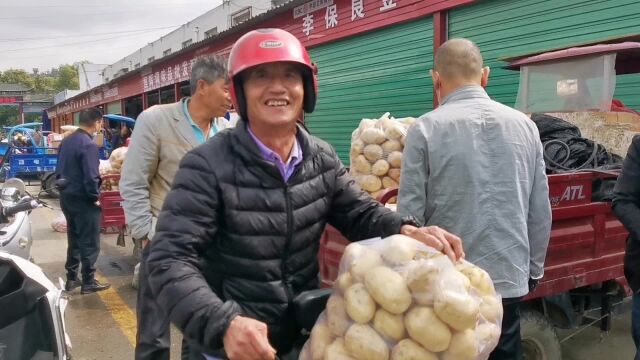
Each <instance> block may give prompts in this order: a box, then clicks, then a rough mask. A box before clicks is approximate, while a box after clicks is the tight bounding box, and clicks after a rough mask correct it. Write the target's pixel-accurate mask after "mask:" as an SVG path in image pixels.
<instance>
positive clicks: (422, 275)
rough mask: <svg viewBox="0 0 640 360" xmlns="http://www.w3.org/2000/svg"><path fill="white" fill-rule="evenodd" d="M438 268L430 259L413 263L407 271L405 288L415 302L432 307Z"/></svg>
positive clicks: (438, 272)
mask: <svg viewBox="0 0 640 360" xmlns="http://www.w3.org/2000/svg"><path fill="white" fill-rule="evenodd" d="M439 275H440V268H439V266H438V265H437V263H436V262H435V261H433V260H431V259H425V260H420V261H416V262H413V263H412V264H411V266H410V267H409V269H408V270H407V274H406V278H407V286H408V287H409V290H411V294H412V295H413V298H414V299H415V300H416V302H417V303H418V304H420V305H424V306H433V303H434V296H435V292H436V286H437V279H438V276H439Z"/></svg>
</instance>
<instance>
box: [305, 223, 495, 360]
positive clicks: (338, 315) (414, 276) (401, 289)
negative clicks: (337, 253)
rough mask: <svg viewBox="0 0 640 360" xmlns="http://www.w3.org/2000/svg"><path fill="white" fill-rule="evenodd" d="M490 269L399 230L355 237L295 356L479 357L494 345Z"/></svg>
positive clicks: (308, 359) (318, 359)
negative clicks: (452, 257) (456, 258)
mask: <svg viewBox="0 0 640 360" xmlns="http://www.w3.org/2000/svg"><path fill="white" fill-rule="evenodd" d="M501 323H502V302H501V299H500V297H499V295H497V294H496V292H495V289H494V287H493V283H492V281H491V278H490V277H489V275H488V274H487V273H486V272H485V271H484V270H482V269H480V268H478V267H476V266H474V265H472V264H471V263H469V262H466V261H460V262H458V263H456V264H454V263H453V262H451V260H450V259H449V258H448V257H446V256H444V255H443V254H441V253H440V252H437V251H436V250H434V249H432V248H430V247H428V246H426V245H424V244H422V243H420V242H418V241H416V240H414V239H412V238H409V237H406V236H403V235H393V236H390V237H387V238H385V239H379V238H378V239H373V240H367V241H361V242H358V243H352V244H350V245H349V246H347V248H346V249H345V252H344V254H343V257H342V260H341V261H340V272H339V276H338V278H337V280H336V282H335V283H334V289H333V292H332V295H331V297H330V298H329V300H328V301H327V306H326V308H325V310H324V312H323V313H322V314H321V315H320V317H319V318H318V321H317V322H316V324H315V326H314V328H313V330H312V331H311V336H310V338H309V340H308V341H307V343H306V344H305V346H304V348H303V350H302V352H301V354H300V360H350V359H356V360H387V359H391V360H438V359H439V360H478V359H487V358H488V357H489V354H490V353H491V351H492V350H493V349H494V348H495V347H496V345H497V344H498V339H499V337H500V324H501Z"/></svg>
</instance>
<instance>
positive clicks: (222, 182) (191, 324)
mask: <svg viewBox="0 0 640 360" xmlns="http://www.w3.org/2000/svg"><path fill="white" fill-rule="evenodd" d="M297 140H298V142H299V144H300V146H301V148H302V151H303V160H302V163H300V164H299V165H298V166H297V168H296V170H295V172H294V173H293V175H292V176H291V178H290V179H289V181H288V183H285V182H284V180H283V178H282V176H281V174H280V172H279V171H278V169H277V167H276V166H275V165H273V164H272V163H270V162H267V161H265V160H264V159H263V158H262V155H261V154H260V152H259V150H258V147H257V145H256V144H255V142H254V141H253V139H252V138H251V137H250V134H249V133H248V131H247V126H246V123H245V122H244V121H240V122H239V123H238V125H237V127H236V128H234V129H229V130H225V131H223V132H221V133H219V134H218V135H216V136H215V137H214V138H213V139H211V140H209V141H208V142H207V143H206V144H204V145H202V146H200V147H198V148H196V149H194V150H192V151H191V152H190V153H188V154H187V155H186V156H185V157H184V159H183V160H182V162H181V164H180V170H179V171H178V173H177V174H176V177H175V179H174V182H173V188H172V190H171V192H170V193H169V194H168V196H167V198H166V200H165V204H164V208H163V210H162V212H161V214H160V216H159V219H158V226H157V229H156V230H157V233H156V235H155V237H154V238H153V241H152V245H151V249H150V254H149V258H148V267H149V273H150V275H149V282H150V285H151V288H152V289H153V292H154V293H155V294H156V295H157V300H158V302H159V304H160V306H161V307H163V308H164V309H165V310H166V312H167V314H168V315H169V317H170V319H171V321H172V322H173V323H174V324H175V325H176V326H178V328H180V329H181V330H182V332H183V334H184V336H185V338H186V339H188V342H189V347H190V348H191V349H192V352H193V351H195V352H200V351H205V352H207V353H209V354H212V355H218V356H221V355H222V354H221V353H220V349H221V348H223V344H222V339H223V336H224V333H225V331H226V329H227V327H228V325H229V322H230V321H231V319H232V318H233V317H234V316H236V315H242V316H247V317H251V318H254V319H257V320H260V321H263V322H265V323H266V324H267V325H268V327H269V340H270V342H271V344H272V345H273V346H274V347H275V348H276V349H277V350H278V352H279V353H284V352H286V351H288V350H289V349H290V348H291V347H292V345H293V344H292V342H293V341H294V340H295V339H296V338H297V334H298V333H299V329H298V327H297V325H296V322H295V319H294V318H293V316H292V311H291V310H292V309H291V307H290V304H291V301H292V299H293V298H294V297H295V296H296V295H297V294H299V293H300V292H302V291H305V290H308V289H312V288H316V287H317V286H318V262H317V255H318V248H319V240H320V236H321V234H322V232H323V229H324V227H325V225H326V224H327V223H329V224H331V225H333V226H335V227H336V228H337V229H338V230H340V232H342V233H343V234H344V235H345V236H346V237H347V238H348V239H351V240H352V241H355V240H362V239H366V238H371V237H376V236H388V235H392V234H396V233H398V232H399V230H400V227H401V223H402V220H401V217H400V216H399V215H397V214H396V213H394V212H392V211H390V210H388V209H386V208H384V207H383V206H381V205H380V204H379V203H377V202H376V201H375V200H373V199H372V198H371V197H370V196H369V195H367V194H366V193H364V192H362V191H361V190H360V188H359V187H358V186H357V185H356V184H355V182H354V180H353V179H352V178H351V177H350V176H349V175H348V173H347V171H346V169H345V167H344V166H343V164H342V163H341V161H340V160H339V159H338V157H337V155H336V153H335V151H334V150H333V149H332V148H331V146H329V145H328V144H327V143H325V142H323V141H321V140H319V139H317V138H315V137H313V136H310V135H309V134H308V133H306V132H305V131H304V130H303V129H302V128H298V133H297ZM194 349H195V350H194ZM222 356H224V355H222Z"/></svg>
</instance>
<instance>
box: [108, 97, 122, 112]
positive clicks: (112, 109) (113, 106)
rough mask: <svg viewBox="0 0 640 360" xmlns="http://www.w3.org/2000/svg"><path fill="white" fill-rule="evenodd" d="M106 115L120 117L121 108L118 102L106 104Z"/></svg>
mask: <svg viewBox="0 0 640 360" xmlns="http://www.w3.org/2000/svg"><path fill="white" fill-rule="evenodd" d="M107 114H116V115H122V107H121V106H120V100H118V101H114V102H110V103H108V104H107Z"/></svg>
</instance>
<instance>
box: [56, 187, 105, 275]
mask: <svg viewBox="0 0 640 360" xmlns="http://www.w3.org/2000/svg"><path fill="white" fill-rule="evenodd" d="M60 207H61V208H62V213H63V214H64V217H65V219H66V220H67V262H66V264H65V266H64V267H65V269H66V270H67V279H69V280H77V279H78V268H79V267H80V264H82V281H83V282H84V283H91V282H92V281H93V279H94V275H95V272H96V260H98V254H99V253H100V211H101V210H100V207H98V206H96V205H95V204H94V203H93V201H91V200H89V199H87V198H84V197H78V196H71V195H65V194H61V195H60Z"/></svg>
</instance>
